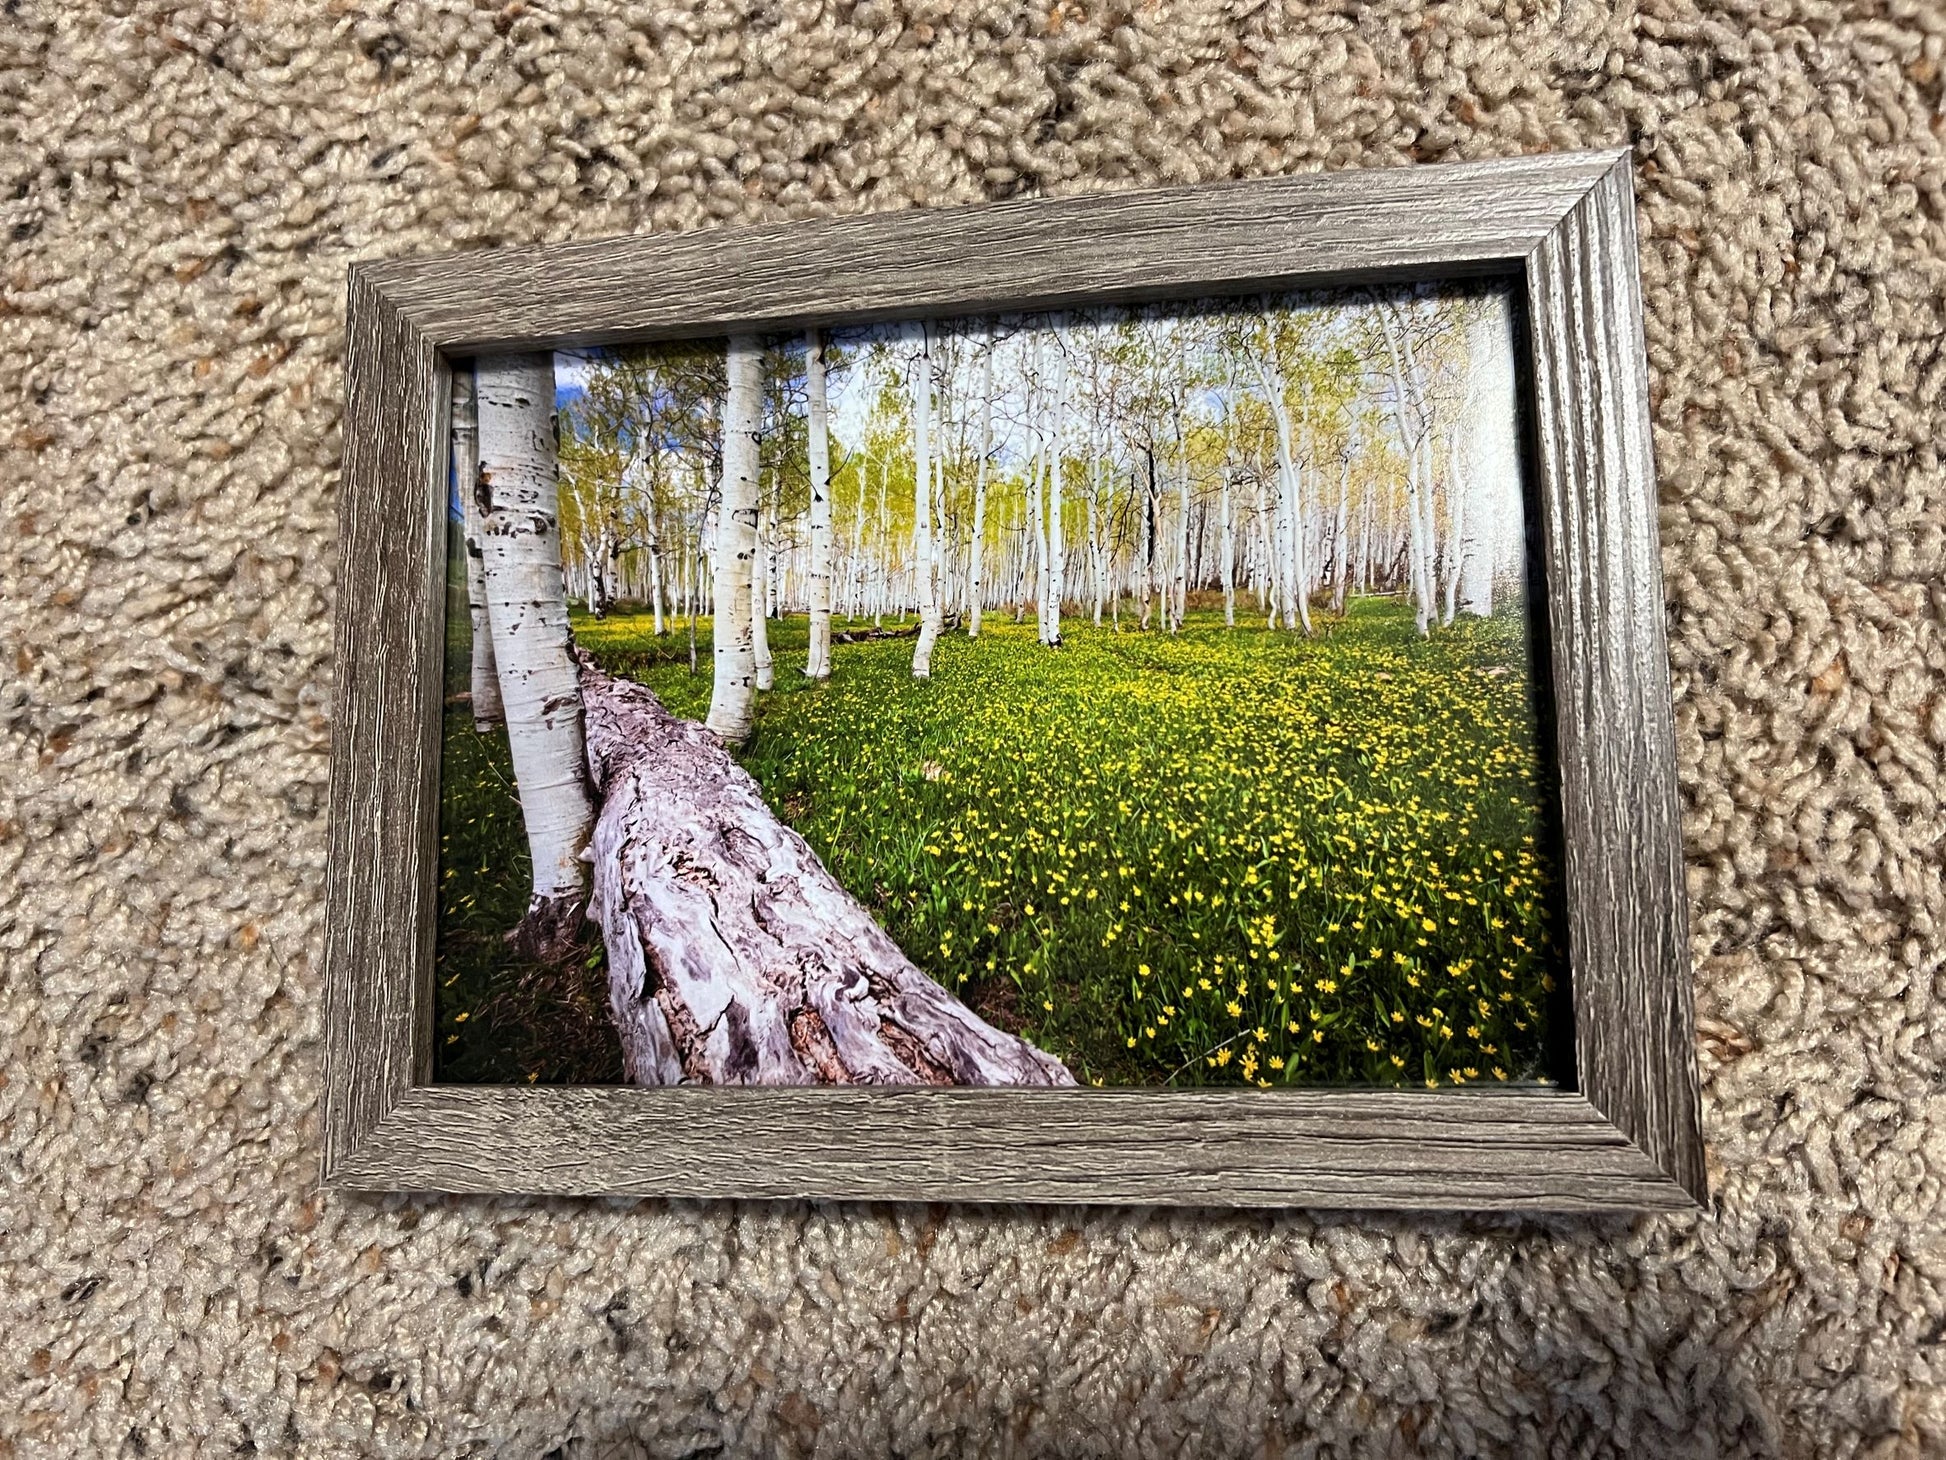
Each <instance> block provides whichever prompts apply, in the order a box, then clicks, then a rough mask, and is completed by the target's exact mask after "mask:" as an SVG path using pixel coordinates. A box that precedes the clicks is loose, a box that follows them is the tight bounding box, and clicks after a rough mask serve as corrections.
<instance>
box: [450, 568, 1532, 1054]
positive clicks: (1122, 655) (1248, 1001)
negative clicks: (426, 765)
mask: <svg viewBox="0 0 1946 1460" xmlns="http://www.w3.org/2000/svg"><path fill="white" fill-rule="evenodd" d="M1240 607H1241V606H1240ZM1239 619H1240V622H1239V626H1238V627H1237V628H1235V629H1226V628H1225V627H1224V625H1223V622H1222V615H1221V612H1220V610H1215V609H1197V610H1193V611H1192V612H1191V614H1190V618H1189V623H1188V624H1187V626H1186V627H1185V629H1184V631H1183V632H1182V633H1181V634H1180V635H1176V636H1171V635H1168V634H1163V633H1159V632H1156V631H1154V630H1151V631H1149V632H1147V633H1139V632H1136V631H1134V629H1133V627H1132V625H1131V624H1130V623H1129V622H1128V620H1127V619H1124V623H1123V627H1122V630H1121V631H1120V632H1116V631H1114V630H1113V629H1112V628H1109V627H1103V628H1102V629H1099V630H1098V629H1095V628H1094V627H1092V625H1090V624H1088V623H1086V622H1084V621H1080V620H1075V619H1070V620H1068V621H1067V622H1066V623H1065V624H1064V626H1063V633H1064V636H1065V643H1064V646H1063V647H1062V648H1061V649H1060V650H1058V651H1056V650H1048V649H1044V648H1042V647H1041V646H1040V645H1038V644H1037V643H1036V642H1035V638H1034V628H1033V625H1032V623H1031V622H1029V623H1026V624H1019V625H1016V624H1015V623H1014V622H1013V618H1012V614H1011V613H1008V612H1001V613H995V614H991V615H988V616H987V618H986V621H985V624H984V627H983V630H982V634H981V637H980V638H979V639H978V640H969V639H968V638H967V637H966V636H965V635H964V634H963V633H957V634H954V633H948V634H946V635H943V636H942V637H941V640H940V643H939V647H938V649H937V650H936V651H935V654H934V659H933V678H932V679H931V681H930V682H926V683H920V682H916V681H914V680H913V679H912V677H911V672H910V666H911V654H912V642H911V640H910V639H903V640H881V641H875V642H865V643H858V644H839V645H836V646H834V649H833V661H834V673H833V676H832V679H831V680H830V682H829V683H827V684H824V685H822V686H818V685H812V684H810V683H808V682H806V681H805V680H804V679H803V678H802V675H801V672H800V671H801V668H802V665H803V661H804V653H805V644H806V637H807V629H806V624H805V621H804V619H803V618H801V617H793V618H789V619H785V620H783V621H781V622H776V623H773V624H772V625H771V630H770V636H771V643H772V646H773V650H774V653H775V658H776V685H777V687H776V689H775V690H774V691H772V692H771V693H768V694H765V695H763V696H761V697H760V701H759V706H760V707H759V713H758V719H757V729H756V733H755V734H754V735H753V737H752V738H751V741H750V743H749V744H748V745H747V746H746V747H745V749H744V752H743V753H742V755H741V757H740V758H741V760H742V762H743V764H744V765H745V766H746V767H747V768H748V769H749V770H750V771H751V773H752V774H753V775H755V776H756V777H757V779H758V781H759V782H760V783H761V784H762V786H763V788H764V792H765V795H766V798H767V799H768V800H769V802H770V804H771V805H772V807H773V809H775V810H776V811H777V813H778V814H779V815H780V816H781V817H783V818H784V819H785V820H786V821H788V822H789V823H790V824H791V825H792V826H794V827H796V828H797V829H798V830H799V831H800V832H802V833H803V835H804V836H805V838H806V839H807V840H808V841H809V842H810V844H811V846H812V847H813V848H814V849H815V850H816V851H817V853H818V854H819V856H821V857H822V858H823V859H824V860H825V862H826V864H827V865H828V866H829V867H830V869H831V870H832V872H833V873H834V874H835V875H836V876H837V877H838V878H839V880H840V881H841V882H843V883H844V885H845V886H846V887H847V888H849V889H850V890H851V891H852V893H853V894H854V895H855V896H857V897H858V898H860V899H861V900H862V901H863V902H864V903H865V904H866V905H867V906H868V907H870V908H871V909H872V910H873V912H874V914H875V915H876V916H877V917H878V918H879V920H880V921H881V923H882V924H883V925H884V926H885V928H886V929H887V931H888V932H890V933H891V934H892V936H893V937H894V938H895V939H896V940H897V941H898V943H899V944H900V946H901V947H902V948H904V949H905V951H906V952H907V954H908V955H909V956H911V957H912V959H913V960H914V962H916V963H917V964H918V965H919V966H920V967H921V968H923V969H925V970H926V971H927V972H928V973H929V974H931V975H932V976H933V977H934V978H936V979H938V980H939V981H940V982H941V983H942V984H944V985H945V986H946V987H947V988H949V989H952V990H954V991H955V992H957V993H958V994H959V995H960V997H962V998H963V999H964V1000H965V1001H966V1002H967V1003H968V1004H969V1005H971V1006H972V1007H973V1008H975V1009H976V1010H978V1011H979V1012H980V1013H981V1014H982V1015H983V1016H984V1017H986V1018H987V1019H989V1020H990V1021H991V1022H993V1023H995V1024H999V1025H1001V1026H1003V1027H1006V1028H1008V1029H1012V1030H1015V1031H1017V1032H1018V1033H1020V1034H1022V1035H1024V1036H1025V1037H1027V1038H1028V1039H1030V1040H1032V1041H1033V1042H1034V1043H1036V1044H1037V1045H1039V1046H1041V1047H1042V1048H1044V1049H1047V1050H1048V1051H1050V1052H1051V1053H1054V1054H1056V1055H1058V1056H1060V1057H1061V1058H1062V1059H1064V1060H1065V1061H1067V1063H1068V1065H1069V1067H1070V1068H1071V1069H1072V1070H1073V1071H1074V1073H1075V1075H1076V1076H1077V1078H1079V1079H1081V1080H1082V1081H1083V1082H1084V1083H1101V1084H1109V1085H1118V1084H1119V1085H1125V1084H1137V1085H1154V1084H1162V1083H1165V1082H1168V1083H1174V1084H1176V1085H1210V1084H1222V1085H1236V1084H1242V1083H1248V1084H1253V1085H1286V1084H1327V1083H1337V1084H1342V1083H1357V1084H1382V1085H1395V1084H1412V1085H1442V1086H1444V1085H1453V1084H1474V1083H1494V1082H1500V1081H1529V1080H1535V1079H1539V1078H1542V1077H1543V1076H1544V1075H1545V1074H1546V1073H1547V1072H1549V1071H1551V1070H1553V1069H1557V1068H1558V1067H1559V1066H1558V1064H1557V1063H1556V1061H1555V1060H1554V1059H1553V1058H1550V1051H1549V1048H1548V1046H1547V1042H1546V1035H1547V1030H1548V1027H1549V1023H1550V1015H1553V1016H1555V1017H1554V1020H1553V1022H1554V1023H1555V1024H1556V1026H1557V1027H1559V1028H1565V1019H1564V1018H1563V1017H1562V1011H1563V1010H1564V1008H1565V1004H1564V999H1565V989H1564V987H1563V984H1564V975H1563V974H1562V972H1561V969H1562V967H1563V960H1562V959H1561V957H1560V954H1559V951H1558V937H1557V935H1556V934H1555V933H1554V932H1553V931H1552V929H1551V927H1550V924H1551V921H1552V914H1551V906H1552V902H1553V892H1552V880H1553V868H1554V865H1555V856H1554V851H1553V848H1554V846H1555V844H1556V836H1555V834H1554V832H1553V829H1552V825H1551V822H1550V821H1549V819H1548V816H1547V814H1546V812H1545V811H1544V808H1545V807H1546V806H1547V804H1548V803H1549V802H1550V800H1551V795H1544V794H1543V787H1544V786H1551V781H1552V777H1551V771H1549V770H1548V769H1547V767H1546V766H1545V764H1544V762H1543V760H1542V759H1541V757H1540V756H1538V755H1537V753H1536V748H1535V718H1534V712H1533V709H1532V707H1531V704H1530V700H1529V678H1530V676H1529V674H1528V669H1527V659H1526V646H1525V636H1524V627H1523V624H1522V623H1521V621H1520V620H1519V618H1518V617H1517V616H1514V615H1500V616H1496V617H1495V618H1493V619H1489V620H1478V619H1462V620H1460V621H1459V622H1458V623H1456V624H1455V625H1453V626H1452V627H1450V628H1448V629H1444V630H1438V631H1436V632H1435V633H1434V635H1433V636H1432V637H1431V638H1430V639H1428V640H1424V641H1422V640H1420V639H1419V638H1418V637H1417V636H1416V635H1415V634H1414V632H1413V628H1412V622H1411V617H1410V613H1409V611H1408V610H1407V609H1406V608H1405V607H1404V606H1403V605H1402V604H1400V603H1399V602H1398V601H1397V600H1395V599H1386V598H1366V599H1359V600H1355V601H1354V603H1353V605H1352V607H1351V610H1350V612H1349V613H1348V614H1347V615H1346V617H1345V618H1344V619H1343V620H1342V621H1336V620H1331V619H1329V617H1328V616H1326V617H1323V618H1320V620H1319V627H1320V633H1319V634H1318V636H1317V637H1315V638H1312V639H1309V640H1306V639H1302V638H1299V637H1297V636H1295V635H1292V634H1287V633H1282V632H1272V631H1268V630H1266V629H1265V628H1264V627H1263V625H1262V619H1261V618H1260V617H1257V616H1255V615H1252V616H1250V617H1249V618H1248V620H1247V621H1245V620H1244V619H1243V616H1242V615H1241V613H1240V614H1239ZM841 626H842V625H841ZM888 626H892V625H890V624H888ZM708 630H709V625H708V621H707V620H704V621H702V623H701V624H700V625H699V628H698V635H699V642H698V654H699V672H698V673H696V674H694V675H692V674H691V673H690V672H689V650H688V640H687V625H686V623H683V624H677V625H675V626H673V628H672V631H671V632H670V633H668V634H665V635H664V636H663V637H661V638H657V637H656V636H655V635H654V634H653V633H652V632H651V625H650V620H649V618H648V616H647V615H646V614H636V613H627V612H623V613H612V614H610V615H609V616H608V617H607V618H606V619H604V620H599V621H597V620H593V619H589V618H586V617H583V616H580V615H577V616H576V619H575V635H576V638H577V640H578V642H580V643H581V644H582V645H583V646H584V647H586V648H587V649H588V650H589V651H590V652H592V653H593V654H594V655H595V657H596V658H597V660H599V661H600V662H601V663H602V664H603V666H604V667H606V668H608V669H609V670H611V671H613V672H616V673H619V674H623V675H626V676H628V677H630V678H633V679H636V680H639V681H641V682H642V683H645V684H647V685H649V686H650V687H651V688H652V689H654V690H655V691H656V693H657V694H659V695H660V696H662V698H663V699H664V701H665V702H666V703H667V704H668V705H669V707H670V708H671V709H672V710H673V711H675V712H676V713H677V714H681V715H687V716H692V717H695V718H699V719H700V718H701V717H702V715H703V714H704V712H705V711H706V709H707V707H708V703H709V693H710V676H709V665H710V646H709V638H708ZM456 631H457V634H458V636H459V643H458V652H456V653H454V654H453V658H454V660H455V661H456V667H455V669H454V671H453V673H454V674H457V675H458V680H457V685H456V686H455V684H454V682H453V679H452V678H451V677H449V690H453V689H463V688H464V674H463V672H462V671H463V668H464V664H465V654H464V643H465V641H464V632H465V626H464V622H463V620H462V621H461V622H460V623H459V624H458V625H456ZM443 779H444V786H445V793H446V794H445V798H444V810H443V821H442V829H443V832H444V843H443V862H442V867H443V871H442V879H443V881H442V899H441V945H440V972H439V981H440V984H441V993H440V999H439V1005H440V1007H439V1015H438V1022H439V1030H440V1035H439V1038H440V1076H441V1078H443V1079H451V1080H462V1081H469V1080H470V1081H525V1080H535V1081H547V1082H606V1081H615V1080H618V1079H619V1078H620V1068H621V1066H620V1052H619V1048H618V1046H617V1045H616V1041H615V1037H614V1035H613V1034H612V1032H610V1031H609V1029H608V1027H607V1020H606V1015H605V1011H604V1009H603V1001H604V999H605V989H604V986H603V982H602V972H601V956H600V954H599V952H598V951H597V952H594V953H591V955H590V957H589V960H588V964H587V967H586V968H585V969H582V970H578V971H577V972H576V973H575V974H573V975H567V976H564V975H562V974H560V973H559V972H556V971H552V970H546V969H539V968H533V967H527V966H522V965H520V964H519V963H518V962H517V961H515V960H513V959H511V957H510V955H509V954H508V953H507V951H506V949H505V947H504V944H503V943H502V941H501V938H500V935H501V933H502V932H504V930H505V929H506V928H508V927H510V926H511V925H512V923H513V922H514V920H515V919H517V918H518V916H519V915H520V912H521V910H522V908H523V906H524V903H525V887H526V878H527V870H526V855H525V847H524V842H523V838H522V835H521V829H520V820H519V808H518V803H517V801H516V799H515V797H514V792H513V787H512V774H511V767H510V765H509V764H508V761H507V755H506V749H505V742H504V737H499V736H480V735H477V734H475V733H474V731H473V729H472V725H471V719H470V716H469V715H468V714H467V712H466V706H465V704H464V703H463V701H461V702H457V703H451V704H450V705H449V711H448V717H447V734H446V759H445V765H444V773H443Z"/></svg>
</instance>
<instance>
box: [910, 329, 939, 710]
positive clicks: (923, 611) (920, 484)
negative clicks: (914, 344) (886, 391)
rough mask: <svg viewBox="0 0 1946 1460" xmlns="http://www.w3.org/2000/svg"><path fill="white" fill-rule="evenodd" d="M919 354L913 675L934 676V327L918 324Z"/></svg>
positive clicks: (914, 404) (915, 382) (914, 391)
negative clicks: (916, 622) (916, 636)
mask: <svg viewBox="0 0 1946 1460" xmlns="http://www.w3.org/2000/svg"><path fill="white" fill-rule="evenodd" d="M918 335H919V358H918V359H917V360H916V361H915V362H914V364H913V371H912V440H913V461H912V508H913V524H912V550H913V557H914V560H915V562H914V572H915V574H916V576H917V582H916V583H915V584H914V587H915V590H916V596H917V598H918V606H919V639H918V642H917V643H916V644H915V645H914V646H913V650H912V677H913V678H914V679H931V678H932V650H933V645H934V644H936V643H937V642H938V641H939V575H938V573H937V571H936V566H935V563H934V547H933V528H932V384H933V382H932V331H931V327H930V326H929V325H926V324H921V325H919V327H918Z"/></svg>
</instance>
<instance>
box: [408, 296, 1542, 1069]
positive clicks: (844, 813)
mask: <svg viewBox="0 0 1946 1460" xmlns="http://www.w3.org/2000/svg"><path fill="white" fill-rule="evenodd" d="M1518 309H1519V305H1518V302H1517V299H1516V297H1515V295H1514V294H1513V292H1512V291H1511V290H1510V289H1509V288H1508V287H1507V286H1506V285H1505V284H1503V283H1499V282H1493V281H1481V282H1474V283H1466V284H1452V285H1440V286H1433V285H1418V286H1409V287H1400V288H1383V289H1360V290H1340V291H1331V292H1312V293H1302V294H1300V293H1288V294H1278V295H1272V296H1263V297H1249V298H1238V299H1229V300H1220V301H1218V300H1203V301H1192V302H1188V303H1173V304H1165V305H1144V306H1139V307H1137V306H1129V307H1117V308H1110V309H1096V310H1087V311H1078V310H1077V311H1069V312H1060V313H1036V314H1019V315H995V316H989V317H981V318H962V319H947V320H929V321H924V322H919V321H912V322H904V323H894V324H887V325H873V326H870V327H856V328H833V329H828V330H810V331H800V332H796V333H793V334H790V335H778V336H764V337H757V336H745V337H731V338H729V339H727V340H725V339H714V340H694V341H681V342H676V343H657V344H651V345H640V346H630V347H625V348H624V347H615V348H603V349H590V350H584V351H578V352H571V353H570V352H562V353H557V354H552V355H547V354H530V355H519V356H499V357H493V358H481V359H478V360H475V361H470V362H462V363H461V364H460V365H459V367H458V368H457V369H456V371H455V387H454V398H453V420H452V431H453V436H452V446H453V484H454V489H453V496H452V507H451V514H450V516H451V522H450V539H449V540H450V559H449V572H448V582H447V603H448V612H447V670H446V713H445V724H444V731H443V752H442V753H443V759H442V764H441V788H442V795H441V833H442V842H441V872H440V875H441V895H440V908H439V928H438V953H437V973H436V982H437V1012H436V1020H437V1033H436V1048H437V1070H438V1078H439V1079H441V1080H446V1081H456V1082H471V1083H536V1082H545V1083H618V1082H632V1083H638V1084H671V1083H677V1082H702V1083H721V1084H748V1085H781V1084H830V1083H853V1082H862V1083H881V1084H913V1083H918V1084H936V1085H947V1084H978V1085H1029V1084H1031V1085H1067V1084H1080V1085H1083V1086H1090V1085H1110V1086H1114V1085H1148V1086H1161V1085H1170V1086H1177V1087H1182V1086H1212V1085H1222V1086H1237V1085H1248V1086H1255V1087H1263V1088H1265V1089H1275V1088H1282V1087H1288V1086H1293V1085H1307V1086H1316V1085H1325V1084H1334V1085H1346V1084H1365V1085H1371V1084H1377V1085H1396V1086H1406V1087H1412V1088H1425V1087H1438V1088H1447V1087H1452V1086H1472V1085H1491V1084H1499V1083H1507V1082H1530V1083H1531V1082H1545V1081H1547V1080H1549V1079H1551V1078H1557V1077H1558V1076H1559V1074H1560V1073H1561V1071H1560V1068H1559V1064H1558V1058H1557V1056H1555V1054H1554V1053H1553V1047H1552V1045H1551V1043H1550V1040H1549V1038H1548V1031H1549V1028H1550V1025H1551V1026H1552V1027H1553V1028H1555V1029H1562V1028H1565V1027H1566V1021H1565V1018H1564V1013H1563V1010H1564V1007H1565V1006H1564V1004H1563V1002H1562V1001H1563V1000H1564V999H1565V981H1566V975H1565V958H1564V955H1563V951H1562V933H1561V930H1560V927H1559V914H1558V912H1557V910H1556V908H1555V905H1554V904H1555V899H1556V895H1557V889H1556V868H1557V862H1558V858H1557V853H1556V847H1557V844H1558V834H1557V833H1556V831H1555V830H1554V828H1555V825H1556V813H1555V806H1556V800H1557V798H1556V795H1555V791H1554V785H1555V782H1554V775H1553V769H1552V762H1551V758H1550V754H1549V751H1548V748H1547V746H1548V736H1549V733H1550V732H1549V731H1548V730H1547V729H1546V726H1547V724H1548V719H1547V709H1546V702H1545V696H1544V693H1543V692H1542V691H1541V689H1540V687H1539V686H1540V685H1541V684H1542V683H1543V682H1544V676H1543V675H1541V674H1540V673H1538V672H1537V668H1536V664H1537V658H1539V657H1542V656H1544V652H1545V650H1544V645H1543V646H1542V647H1538V648H1537V644H1536V634H1537V632H1538V624H1539V615H1538V613H1536V611H1535V610H1536V608H1537V605H1538V601H1539V597H1540V593H1539V589H1538V587H1537V584H1538V579H1537V578H1532V577H1530V572H1531V570H1532V560H1531V555H1530V553H1529V551H1528V542H1529V539H1530V535H1531V533H1532V532H1533V531H1534V528H1533V525H1532V522H1531V519H1530V514H1529V510H1528V500H1527V495H1526V491H1525V488H1524V485H1523V483H1524V468H1523V465H1522V456H1523V445H1522V442H1523V436H1522V429H1523V428H1522V425H1521V408H1520V405H1519V399H1520V386H1519V380H1520V377H1521V371H1522V366H1521V363H1520V359H1521V356H1520V349H1519V346H1518V345H1517V343H1516V342H1517V340H1518V338H1519V337H1520V328H1521V327H1520V321H1519V319H1518ZM1550 1016H1551V1017H1550Z"/></svg>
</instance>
